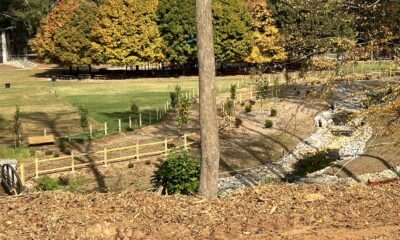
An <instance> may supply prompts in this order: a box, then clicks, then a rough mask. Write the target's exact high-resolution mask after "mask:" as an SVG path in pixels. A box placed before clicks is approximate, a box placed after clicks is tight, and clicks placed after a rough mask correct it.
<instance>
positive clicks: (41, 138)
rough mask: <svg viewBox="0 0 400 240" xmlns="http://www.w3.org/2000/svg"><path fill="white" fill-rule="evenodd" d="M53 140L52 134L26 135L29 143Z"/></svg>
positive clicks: (34, 143)
mask: <svg viewBox="0 0 400 240" xmlns="http://www.w3.org/2000/svg"><path fill="white" fill-rule="evenodd" d="M55 141H56V140H55V138H54V135H46V136H33V137H28V144H29V145H43V144H53V143H54V142H55Z"/></svg>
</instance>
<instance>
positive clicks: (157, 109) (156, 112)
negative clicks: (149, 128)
mask: <svg viewBox="0 0 400 240" xmlns="http://www.w3.org/2000/svg"><path fill="white" fill-rule="evenodd" d="M156 119H157V121H158V119H159V118H158V109H156Z"/></svg>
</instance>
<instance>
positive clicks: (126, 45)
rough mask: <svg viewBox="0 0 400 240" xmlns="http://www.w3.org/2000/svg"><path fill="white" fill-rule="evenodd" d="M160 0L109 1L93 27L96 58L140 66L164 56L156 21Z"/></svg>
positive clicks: (102, 61) (101, 9)
mask: <svg viewBox="0 0 400 240" xmlns="http://www.w3.org/2000/svg"><path fill="white" fill-rule="evenodd" d="M157 5H158V1H157V0H147V1H141V0H106V1H105V2H104V3H103V4H102V5H101V6H100V8H99V11H98V14H97V19H96V22H97V24H95V25H94V27H93V30H92V35H93V40H94V41H93V43H92V50H93V58H94V59H93V60H94V61H95V62H98V63H108V64H114V65H136V64H143V63H146V62H152V61H159V60H161V59H162V58H163V54H162V49H161V48H162V45H163V41H162V38H161V37H160V34H159V31H158V28H157V24H156V22H155V18H156V10H157Z"/></svg>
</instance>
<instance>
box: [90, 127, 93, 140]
mask: <svg viewBox="0 0 400 240" xmlns="http://www.w3.org/2000/svg"><path fill="white" fill-rule="evenodd" d="M89 132H90V138H93V127H92V125H89Z"/></svg>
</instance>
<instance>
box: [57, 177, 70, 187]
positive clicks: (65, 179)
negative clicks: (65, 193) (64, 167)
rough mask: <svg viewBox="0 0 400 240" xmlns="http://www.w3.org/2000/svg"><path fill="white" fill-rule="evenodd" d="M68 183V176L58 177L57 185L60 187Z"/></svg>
mask: <svg viewBox="0 0 400 240" xmlns="http://www.w3.org/2000/svg"><path fill="white" fill-rule="evenodd" d="M69 182H70V179H69V176H59V177H58V184H59V185H61V186H68V184H69Z"/></svg>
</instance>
